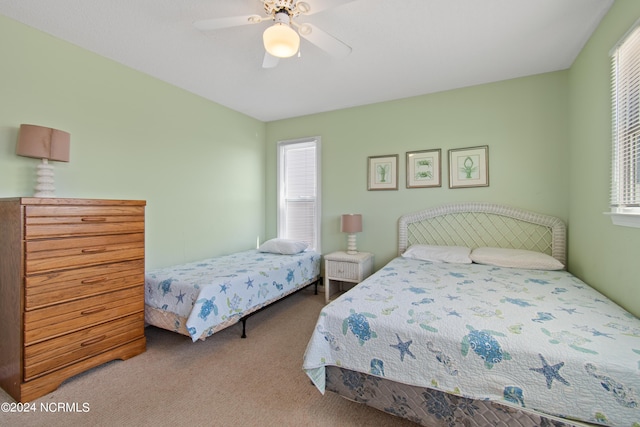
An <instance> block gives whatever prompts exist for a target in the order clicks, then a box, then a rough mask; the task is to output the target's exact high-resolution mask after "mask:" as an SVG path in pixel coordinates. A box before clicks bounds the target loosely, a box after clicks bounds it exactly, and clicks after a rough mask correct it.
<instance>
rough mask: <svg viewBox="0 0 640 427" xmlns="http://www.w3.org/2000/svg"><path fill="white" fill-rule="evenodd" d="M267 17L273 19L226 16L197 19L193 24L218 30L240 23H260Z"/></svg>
mask: <svg viewBox="0 0 640 427" xmlns="http://www.w3.org/2000/svg"><path fill="white" fill-rule="evenodd" d="M265 19H271V17H270V16H265V17H262V16H260V15H246V16H229V17H226V18H213V19H203V20H201V21H195V22H194V23H193V26H194V27H196V28H197V29H199V30H202V31H207V30H218V29H221V28H229V27H238V26H240V25H248V24H258V23H260V22H262V21H263V20H265Z"/></svg>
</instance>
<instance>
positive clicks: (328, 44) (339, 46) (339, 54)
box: [298, 24, 351, 58]
mask: <svg viewBox="0 0 640 427" xmlns="http://www.w3.org/2000/svg"><path fill="white" fill-rule="evenodd" d="M298 33H299V34H300V37H302V38H304V39H307V40H309V41H310V42H311V43H313V44H315V45H316V46H318V47H319V48H320V49H322V50H324V51H325V52H327V53H328V54H330V55H331V56H335V57H336V58H344V57H347V56H349V54H350V53H351V46H349V45H347V44H345V43H343V42H342V41H340V40H338V39H337V38H335V37H333V36H332V35H331V34H329V33H327V32H326V31H323V30H321V29H320V28H318V27H316V26H315V25H313V24H300V25H298Z"/></svg>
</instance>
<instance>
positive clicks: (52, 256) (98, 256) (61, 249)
mask: <svg viewBox="0 0 640 427" xmlns="http://www.w3.org/2000/svg"><path fill="white" fill-rule="evenodd" d="M25 257H26V259H25V273H26V274H27V275H31V274H38V273H44V272H48V271H55V270H64V269H70V268H77V267H87V266H92V265H98V264H105V263H111V262H119V261H128V260H133V259H143V258H144V234H143V233H136V234H121V235H119V234H116V235H113V236H100V237H71V238H67V239H48V240H34V241H28V242H26V243H25Z"/></svg>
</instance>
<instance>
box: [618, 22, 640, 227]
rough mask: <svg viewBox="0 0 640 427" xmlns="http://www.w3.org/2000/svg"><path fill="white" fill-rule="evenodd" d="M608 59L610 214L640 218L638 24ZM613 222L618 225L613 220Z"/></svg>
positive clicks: (639, 32)
mask: <svg viewBox="0 0 640 427" xmlns="http://www.w3.org/2000/svg"><path fill="white" fill-rule="evenodd" d="M611 58H612V62H611V69H612V71H611V77H612V98H613V99H612V102H613V108H612V124H613V144H612V145H613V152H612V165H611V213H612V214H614V215H615V214H618V215H619V216H618V217H617V218H618V219H619V218H620V215H627V216H628V215H632V216H635V215H639V216H640V154H639V153H640V27H639V26H638V22H636V24H635V25H634V26H633V27H632V28H631V30H630V31H629V32H628V33H627V34H626V35H625V36H624V37H623V38H622V39H621V41H620V42H618V44H617V45H616V46H615V47H614V49H613V50H612V52H611ZM627 219H628V218H627ZM636 219H637V218H636ZM614 223H617V222H616V219H614ZM619 225H631V224H619Z"/></svg>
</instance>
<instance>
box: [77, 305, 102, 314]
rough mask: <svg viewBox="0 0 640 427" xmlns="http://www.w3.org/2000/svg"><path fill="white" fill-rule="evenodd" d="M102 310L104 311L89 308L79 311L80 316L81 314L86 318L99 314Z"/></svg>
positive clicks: (100, 308)
mask: <svg viewBox="0 0 640 427" xmlns="http://www.w3.org/2000/svg"><path fill="white" fill-rule="evenodd" d="M104 310H105V307H94V308H90V309H89V310H84V311H81V312H80V314H82V315H83V316H88V315H90V314H96V313H100V312H101V311H104Z"/></svg>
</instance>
